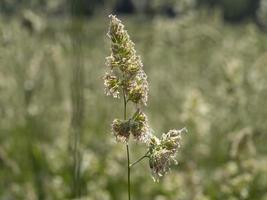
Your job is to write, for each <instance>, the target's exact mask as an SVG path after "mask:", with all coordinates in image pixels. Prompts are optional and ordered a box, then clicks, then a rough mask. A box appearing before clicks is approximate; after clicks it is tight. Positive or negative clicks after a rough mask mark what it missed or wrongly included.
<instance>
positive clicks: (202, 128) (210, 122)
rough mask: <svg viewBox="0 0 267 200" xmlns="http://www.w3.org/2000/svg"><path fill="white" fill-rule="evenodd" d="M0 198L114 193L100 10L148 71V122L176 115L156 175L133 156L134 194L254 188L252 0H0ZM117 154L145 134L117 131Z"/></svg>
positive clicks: (250, 198) (123, 195) (259, 115)
mask: <svg viewBox="0 0 267 200" xmlns="http://www.w3.org/2000/svg"><path fill="white" fill-rule="evenodd" d="M0 12H1V14H0V199H1V200H17V199H25V200H26V199H27V200H54V199H55V200H57V199H58V200H62V199H63V200H64V199H84V200H125V199H127V177H126V175H127V161H126V151H125V146H124V145H122V144H117V143H116V142H115V140H114V138H113V136H112V135H111V133H110V123H111V121H112V120H113V118H115V117H117V118H118V117H121V116H122V112H123V111H122V110H123V105H122V100H120V99H119V100H114V99H112V98H111V97H106V96H105V95H104V86H103V80H102V77H103V75H104V73H105V71H106V70H107V69H106V67H105V57H106V56H108V55H109V54H110V49H109V48H110V46H109V45H110V43H109V40H108V38H107V37H106V33H107V30H108V25H109V20H108V15H109V14H110V13H112V14H116V15H117V16H118V17H119V18H120V19H121V20H122V21H123V23H124V24H125V25H126V29H127V30H128V33H129V34H130V36H131V39H132V40H133V41H134V42H135V44H136V49H137V52H138V54H140V55H141V57H142V60H143V63H144V70H145V71H146V73H147V75H148V80H149V86H150V94H149V103H148V106H147V107H146V108H145V112H146V113H147V114H148V116H149V123H150V125H151V127H153V130H154V132H155V134H156V135H158V136H160V135H161V133H163V132H166V131H167V130H169V129H170V128H182V127H184V126H185V127H187V129H188V130H189V133H188V134H187V135H185V137H184V138H183V142H182V144H183V145H182V148H181V149H180V151H179V153H178V155H177V159H178V161H179V164H178V165H177V166H172V170H171V171H170V172H169V174H168V175H166V176H165V177H164V178H163V179H162V180H161V181H160V182H159V183H155V182H153V180H152V178H151V175H150V169H149V166H148V163H147V162H146V161H143V162H142V163H141V164H140V165H138V166H136V168H135V169H134V170H133V174H132V188H133V189H132V190H133V191H132V193H133V194H132V197H133V199H136V200H137V199H141V200H213V199H218V200H266V199H267V122H266V120H267V37H266V36H267V35H266V34H267V33H266V30H267V29H266V26H267V1H266V0H235V1H232V0H167V1H161V0H20V1H19V0H1V1H0ZM130 145H131V147H130V151H131V157H132V158H131V159H132V160H135V159H136V158H138V157H139V156H141V155H142V154H143V153H144V152H145V147H143V146H141V145H139V144H136V143H131V144H130Z"/></svg>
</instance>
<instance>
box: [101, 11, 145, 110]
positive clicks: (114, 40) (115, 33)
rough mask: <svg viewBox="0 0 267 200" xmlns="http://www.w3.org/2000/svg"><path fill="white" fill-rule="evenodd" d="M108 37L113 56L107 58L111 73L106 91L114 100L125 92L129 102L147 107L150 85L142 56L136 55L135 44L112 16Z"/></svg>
mask: <svg viewBox="0 0 267 200" xmlns="http://www.w3.org/2000/svg"><path fill="white" fill-rule="evenodd" d="M109 17H110V26H109V31H108V34H107V35H108V37H109V38H110V40H111V55H110V56H108V57H107V58H106V66H107V67H108V68H109V70H110V72H109V73H108V76H107V75H106V76H105V77H104V82H105V91H106V94H107V95H112V96H113V97H114V98H117V97H118V96H119V91H120V90H119V89H121V90H123V91H124V93H125V95H126V97H127V99H128V101H132V102H133V103H135V104H142V105H146V103H147V93H148V83H147V76H146V74H145V72H144V70H143V64H142V61H141V58H140V56H138V55H136V51H135V49H134V43H133V42H132V41H131V40H130V37H129V35H128V33H127V31H126V30H125V29H124V25H123V24H122V23H121V21H120V20H119V19H118V18H116V16H114V15H110V16H109Z"/></svg>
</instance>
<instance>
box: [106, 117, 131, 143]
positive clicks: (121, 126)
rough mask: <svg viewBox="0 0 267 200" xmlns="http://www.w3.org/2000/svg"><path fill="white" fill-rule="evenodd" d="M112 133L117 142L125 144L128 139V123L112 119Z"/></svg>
mask: <svg viewBox="0 0 267 200" xmlns="http://www.w3.org/2000/svg"><path fill="white" fill-rule="evenodd" d="M111 129H112V133H113V135H114V136H115V138H116V140H117V142H123V143H127V142H128V140H129V138H130V124H129V121H126V120H120V119H114V120H113V122H112V125H111Z"/></svg>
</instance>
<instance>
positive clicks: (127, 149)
mask: <svg viewBox="0 0 267 200" xmlns="http://www.w3.org/2000/svg"><path fill="white" fill-rule="evenodd" d="M123 102H124V114H123V117H124V120H126V112H127V100H126V96H125V92H124V89H123ZM126 151H127V169H128V199H129V200H131V169H130V153H129V145H128V143H127V144H126Z"/></svg>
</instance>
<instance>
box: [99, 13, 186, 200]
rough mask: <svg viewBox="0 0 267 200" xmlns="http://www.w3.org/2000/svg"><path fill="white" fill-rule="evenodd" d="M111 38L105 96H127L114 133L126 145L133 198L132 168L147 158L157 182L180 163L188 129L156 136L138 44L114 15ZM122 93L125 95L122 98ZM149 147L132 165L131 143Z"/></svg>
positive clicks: (112, 16)
mask: <svg viewBox="0 0 267 200" xmlns="http://www.w3.org/2000/svg"><path fill="white" fill-rule="evenodd" d="M109 17H110V26H109V31H108V34H107V35H108V37H109V38H110V40H111V55H110V56H108V57H107V58H106V66H107V67H108V72H107V73H106V75H105V76H104V85H105V93H106V94H107V95H110V96H112V97H114V98H119V97H120V95H121V96H123V101H124V103H123V105H124V119H114V120H113V122H112V133H113V135H114V136H115V138H116V140H117V141H118V142H122V143H126V147H127V157H128V197H129V200H130V198H131V195H130V167H132V166H134V165H135V164H136V163H138V162H140V161H141V160H142V159H143V158H149V164H150V168H151V170H152V175H153V178H154V180H156V181H158V180H159V177H160V176H162V175H164V174H165V173H166V172H167V171H168V170H169V167H170V164H171V163H172V162H176V160H175V156H176V152H177V150H178V148H179V147H180V141H181V134H182V133H183V132H185V131H186V129H185V128H184V129H181V130H170V131H169V132H167V133H164V134H162V137H161V138H160V139H159V138H157V137H156V136H154V135H153V134H152V132H153V131H152V129H151V128H150V127H149V125H148V119H147V116H146V114H145V113H144V112H143V111H142V110H141V109H142V106H146V105H147V99H148V82H147V75H146V73H145V72H144V70H143V64H142V61H141V58H140V56H138V55H136V51H135V49H134V43H133V42H132V41H131V39H130V37H129V35H128V33H127V31H126V30H125V29H124V25H123V24H122V23H121V21H120V20H119V19H118V18H116V17H115V16H114V15H110V16H109ZM120 93H121V94H120ZM129 102H132V103H134V104H135V105H137V106H136V111H135V112H134V114H133V115H132V117H130V118H129V119H127V118H126V106H127V103H129ZM131 136H132V137H133V139H134V140H135V141H138V142H141V143H144V144H146V145H147V146H148V152H147V153H146V154H145V155H144V156H142V157H141V158H140V159H138V160H137V161H135V162H134V163H133V164H130V162H129V160H130V156H129V144H128V143H129V140H130V137H131Z"/></svg>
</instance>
